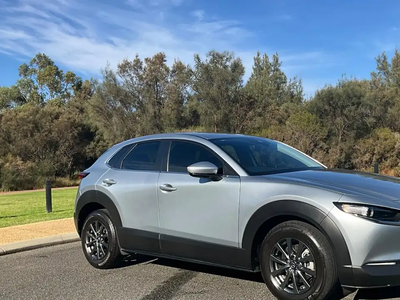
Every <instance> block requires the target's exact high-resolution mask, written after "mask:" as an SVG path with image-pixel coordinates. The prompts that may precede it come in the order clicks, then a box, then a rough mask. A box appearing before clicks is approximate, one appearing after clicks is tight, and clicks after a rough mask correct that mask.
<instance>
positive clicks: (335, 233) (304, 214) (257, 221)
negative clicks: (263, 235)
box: [242, 200, 354, 285]
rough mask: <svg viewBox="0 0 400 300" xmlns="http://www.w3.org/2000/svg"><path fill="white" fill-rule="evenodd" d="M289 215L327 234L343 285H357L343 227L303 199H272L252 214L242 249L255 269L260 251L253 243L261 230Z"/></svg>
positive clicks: (246, 228)
mask: <svg viewBox="0 0 400 300" xmlns="http://www.w3.org/2000/svg"><path fill="white" fill-rule="evenodd" d="M285 217H294V218H296V219H300V220H304V221H306V222H308V223H310V224H311V225H313V226H315V227H316V228H317V229H319V230H320V231H321V232H322V233H323V234H324V235H325V237H327V239H328V241H329V243H330V245H331V247H332V250H333V252H334V255H335V259H336V262H337V267H338V275H339V280H340V283H341V284H343V285H353V282H354V278H353V272H352V270H351V269H350V268H348V267H346V266H349V265H351V257H350V253H349V250H348V247H347V244H346V241H345V240H344V238H343V235H342V234H341V232H340V230H339V228H338V227H337V225H336V224H335V223H334V222H333V220H332V219H331V218H329V216H328V214H327V213H325V212H323V211H322V210H320V209H319V208H317V207H315V206H313V205H310V204H307V203H304V202H300V201H294V200H278V201H274V202H270V203H268V204H266V205H264V206H262V207H260V208H259V209H258V210H257V211H256V212H255V213H254V214H253V215H252V216H251V218H250V219H249V221H248V222H247V225H246V227H245V230H244V234H243V238H242V248H243V249H245V250H246V252H247V253H248V255H249V257H248V259H249V260H250V263H251V264H252V265H253V268H256V267H257V261H254V258H255V257H254V253H255V252H254V251H257V249H254V245H253V244H254V239H255V238H256V237H257V236H256V235H257V233H258V230H259V229H260V228H262V226H263V225H264V224H266V223H267V222H269V221H271V220H273V219H275V218H278V219H279V218H283V219H285Z"/></svg>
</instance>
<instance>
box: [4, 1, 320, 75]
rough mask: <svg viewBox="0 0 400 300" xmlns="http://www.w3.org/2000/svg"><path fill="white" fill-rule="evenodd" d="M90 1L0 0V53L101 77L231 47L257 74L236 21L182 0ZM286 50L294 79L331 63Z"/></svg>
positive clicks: (247, 36)
mask: <svg viewBox="0 0 400 300" xmlns="http://www.w3.org/2000/svg"><path fill="white" fill-rule="evenodd" d="M0 1H1V0H0ZM90 1H93V0H89V2H87V1H85V2H78V1H77V0H68V1H67V0H43V2H39V1H38V0H15V1H12V2H11V1H10V2H0V3H1V6H2V12H0V40H1V43H0V52H1V53H3V54H6V55H12V56H13V57H16V58H20V57H21V56H22V57H25V58H26V59H30V58H32V57H33V56H34V55H35V54H36V53H38V52H43V53H45V54H47V55H48V56H49V57H50V58H51V59H53V60H54V61H55V62H56V63H57V64H59V65H61V66H63V67H64V68H66V69H70V70H72V71H75V72H80V73H83V74H85V75H87V76H91V75H94V76H98V75H99V73H100V70H101V69H102V68H104V67H105V66H106V64H107V62H108V63H109V64H110V66H111V67H116V66H117V64H118V63H119V62H120V61H122V60H123V59H125V58H130V59H132V58H134V57H135V55H136V54H139V56H140V57H141V58H144V57H149V56H152V55H154V54H155V53H157V52H164V53H165V54H166V55H167V58H168V61H169V63H172V62H173V61H174V59H175V58H179V59H180V60H182V61H183V62H185V63H189V64H192V63H193V55H194V54H195V53H198V54H200V55H202V56H204V54H205V53H206V52H208V51H209V50H219V51H222V50H229V51H234V52H235V53H236V55H237V56H238V57H240V58H241V59H242V61H243V64H244V65H245V67H246V76H245V78H248V76H249V75H250V73H251V70H252V64H253V57H254V55H255V54H256V52H257V50H259V49H255V48H254V49H253V47H252V46H251V44H252V42H254V41H255V40H256V39H257V37H256V36H255V35H254V33H253V32H251V31H249V30H248V29H246V27H245V26H244V24H242V23H241V22H239V21H238V20H234V19H214V18H213V19H210V20H207V19H206V15H205V13H204V11H202V10H194V11H193V9H189V8H185V7H186V6H185V5H186V3H187V1H183V0H128V1H126V2H125V3H124V4H122V5H119V6H116V5H114V4H111V3H110V4H104V3H99V2H94V1H93V2H90ZM177 6H181V7H180V8H179V10H178V9H176V7H177ZM181 10H182V11H181ZM190 13H191V14H190ZM193 17H195V18H193ZM260 50H262V49H260ZM268 50H270V49H268ZM261 52H262V51H261ZM266 52H267V53H268V54H270V55H272V53H275V52H276V50H274V51H266ZM278 52H279V51H278ZM285 52H286V53H285ZM285 52H283V53H284V55H283V56H281V60H282V61H283V63H284V67H285V68H287V69H288V70H290V68H293V70H292V71H291V73H293V74H295V73H296V72H297V71H298V69H301V68H303V67H305V66H310V65H311V66H312V65H313V64H317V63H319V64H321V63H323V61H324V59H326V58H325V57H324V54H323V53H322V52H309V53H300V54H291V52H289V51H285ZM279 53H280V52H279ZM296 68H297V69H296Z"/></svg>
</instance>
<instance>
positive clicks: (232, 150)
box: [211, 137, 324, 175]
mask: <svg viewBox="0 0 400 300" xmlns="http://www.w3.org/2000/svg"><path fill="white" fill-rule="evenodd" d="M211 142H213V143H214V144H216V145H217V146H218V147H220V148H221V149H222V150H223V151H224V152H226V153H227V154H228V155H229V156H231V157H232V158H233V159H234V160H235V161H236V162H237V163H239V165H240V166H241V167H242V168H243V169H244V170H245V171H246V172H247V173H248V174H249V175H266V174H274V173H282V172H293V171H301V170H311V169H324V167H323V166H322V165H321V164H319V163H318V162H316V161H314V160H313V159H311V158H309V157H308V156H306V155H304V154H303V153H301V152H300V151H297V150H295V149H293V148H291V147H289V146H287V145H285V144H282V143H279V142H277V141H273V140H269V139H265V138H258V137H234V138H219V139H212V140H211Z"/></svg>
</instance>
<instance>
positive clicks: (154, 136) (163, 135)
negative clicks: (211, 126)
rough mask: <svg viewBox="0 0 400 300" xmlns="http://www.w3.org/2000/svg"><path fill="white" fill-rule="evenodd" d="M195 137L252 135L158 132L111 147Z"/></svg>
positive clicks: (243, 135) (216, 137) (214, 137)
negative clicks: (155, 140)
mask: <svg viewBox="0 0 400 300" xmlns="http://www.w3.org/2000/svg"><path fill="white" fill-rule="evenodd" d="M184 136H187V137H196V138H202V139H205V140H212V139H218V138H220V139H224V138H234V137H242V138H251V137H254V136H251V135H245V134H236V133H211V132H173V133H158V134H150V135H143V136H139V137H135V138H131V139H128V140H125V141H122V142H120V143H117V144H114V145H113V147H122V146H124V145H127V144H130V143H135V142H142V141H149V140H153V139H160V138H167V139H170V138H172V139H173V138H176V137H184Z"/></svg>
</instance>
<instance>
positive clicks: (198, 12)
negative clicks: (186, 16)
mask: <svg viewBox="0 0 400 300" xmlns="http://www.w3.org/2000/svg"><path fill="white" fill-rule="evenodd" d="M204 14H205V12H204V10H202V9H196V10H194V11H192V12H191V15H192V16H193V17H195V18H196V19H197V20H199V21H201V20H203V18H204Z"/></svg>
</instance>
